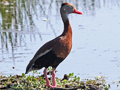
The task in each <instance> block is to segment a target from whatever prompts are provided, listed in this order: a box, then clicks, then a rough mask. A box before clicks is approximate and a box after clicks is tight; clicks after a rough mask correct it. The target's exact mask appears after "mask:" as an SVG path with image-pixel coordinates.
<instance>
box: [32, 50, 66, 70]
mask: <svg viewBox="0 0 120 90" xmlns="http://www.w3.org/2000/svg"><path fill="white" fill-rule="evenodd" d="M63 60H64V58H60V57H57V56H56V54H54V53H53V51H49V52H48V53H46V54H45V55H43V56H41V57H39V58H38V59H37V60H36V61H35V63H34V65H33V67H32V68H34V69H41V68H42V67H46V68H48V67H49V66H52V67H53V68H56V67H57V66H58V65H59V64H60V63H61V62H62V61H63Z"/></svg>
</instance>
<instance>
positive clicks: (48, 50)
mask: <svg viewBox="0 0 120 90" xmlns="http://www.w3.org/2000/svg"><path fill="white" fill-rule="evenodd" d="M51 49H52V48H51ZM51 49H48V50H46V51H45V52H43V53H41V54H40V55H39V56H38V58H39V57H41V56H43V55H45V54H46V53H48V52H49V51H50V50H51Z"/></svg>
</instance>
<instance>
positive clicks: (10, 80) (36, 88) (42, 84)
mask: <svg viewBox="0 0 120 90" xmlns="http://www.w3.org/2000/svg"><path fill="white" fill-rule="evenodd" d="M35 73H37V72H36V71H33V75H29V76H26V75H25V74H24V73H22V75H14V76H11V75H10V76H7V77H6V76H3V75H1V76H0V89H14V90H43V89H44V90H45V89H46V90H49V89H50V88H49V87H48V86H47V85H46V81H45V79H44V76H43V75H38V76H36V77H35V76H34V74H35ZM49 79H50V82H51V78H49ZM56 82H57V86H59V87H60V88H61V89H63V90H64V89H74V90H77V89H79V90H92V89H93V90H97V89H104V90H108V89H109V87H110V84H108V85H106V83H105V79H104V77H103V76H101V77H96V78H95V80H89V79H86V80H84V81H81V80H80V77H77V76H74V73H70V74H68V75H67V74H65V75H64V78H63V79H59V78H56ZM57 89H59V88H56V90H57ZM51 90H52V89H51Z"/></svg>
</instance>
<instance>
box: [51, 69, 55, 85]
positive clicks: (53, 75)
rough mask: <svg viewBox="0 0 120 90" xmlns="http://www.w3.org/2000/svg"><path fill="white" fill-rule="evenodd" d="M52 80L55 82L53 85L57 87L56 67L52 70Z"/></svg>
mask: <svg viewBox="0 0 120 90" xmlns="http://www.w3.org/2000/svg"><path fill="white" fill-rule="evenodd" d="M52 82H53V86H55V87H56V81H55V68H53V71H52Z"/></svg>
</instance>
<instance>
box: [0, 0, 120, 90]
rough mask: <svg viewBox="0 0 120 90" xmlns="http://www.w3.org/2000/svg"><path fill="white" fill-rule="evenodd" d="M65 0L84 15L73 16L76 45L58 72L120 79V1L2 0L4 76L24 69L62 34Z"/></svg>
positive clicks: (1, 63)
mask: <svg viewBox="0 0 120 90" xmlns="http://www.w3.org/2000/svg"><path fill="white" fill-rule="evenodd" d="M62 2H70V3H72V4H74V6H75V7H76V8H77V9H78V10H79V11H81V12H83V15H76V14H71V15H69V19H70V22H71V26H72V29H73V48H72V51H71V53H70V55H69V56H68V57H67V58H66V59H65V60H64V61H63V62H62V63H61V64H60V65H59V66H58V68H57V70H58V72H57V74H56V76H58V77H62V76H63V75H64V74H65V73H71V72H74V73H75V75H79V76H80V77H81V79H85V78H94V77H95V76H105V77H106V80H107V82H108V83H110V84H111V83H113V81H119V80H120V35H119V34H120V1H119V0H114V1H113V0H74V1H72V0H50V1H47V0H34V1H32V0H30V1H29V0H26V1H22V0H21V1H14V2H8V4H9V5H6V4H7V3H6V2H3V0H0V5H1V6H0V7H1V10H2V11H0V26H1V27H0V31H1V32H0V41H1V44H0V74H3V75H9V74H21V73H24V72H25V68H26V65H27V64H28V62H29V61H30V59H31V58H32V57H33V55H34V54H35V52H36V51H37V50H38V49H39V47H41V46H42V45H43V44H44V43H45V42H47V41H49V40H51V39H53V38H55V37H56V36H58V35H60V34H61V33H62V31H63V23H62V20H61V17H60V13H59V8H60V6H61V3H62ZM15 5H16V6H15ZM13 68H14V69H13ZM40 72H41V73H42V72H43V71H42V70H40ZM30 74H31V73H30ZM115 87H116V86H115V85H114V84H113V87H112V88H111V90H115V89H114V88H115ZM117 89H120V88H119V87H118V88H117Z"/></svg>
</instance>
